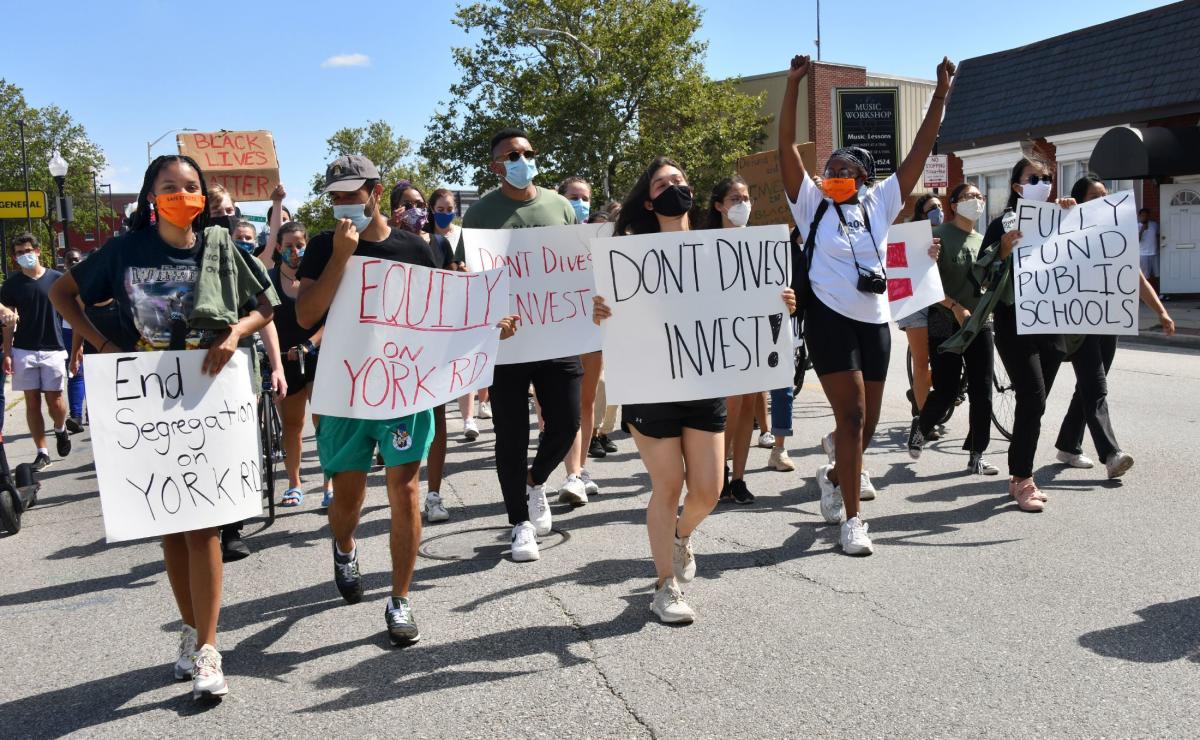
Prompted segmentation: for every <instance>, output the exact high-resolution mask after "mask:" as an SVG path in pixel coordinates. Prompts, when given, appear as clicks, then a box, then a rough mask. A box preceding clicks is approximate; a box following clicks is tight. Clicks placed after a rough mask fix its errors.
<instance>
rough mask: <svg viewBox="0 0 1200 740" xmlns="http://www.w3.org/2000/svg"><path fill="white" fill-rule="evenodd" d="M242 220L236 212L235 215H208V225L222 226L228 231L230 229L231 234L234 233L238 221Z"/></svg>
mask: <svg viewBox="0 0 1200 740" xmlns="http://www.w3.org/2000/svg"><path fill="white" fill-rule="evenodd" d="M240 220H241V219H239V218H238V217H237V215H236V214H235V215H233V216H209V217H208V225H209V226H221V227H223V228H224V229H225V230H226V231H228V232H229V233H230V234H232V233H233V227H234V226H236V225H237V222H238V221H240Z"/></svg>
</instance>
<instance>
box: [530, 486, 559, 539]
mask: <svg viewBox="0 0 1200 740" xmlns="http://www.w3.org/2000/svg"><path fill="white" fill-rule="evenodd" d="M525 495H526V496H527V497H528V499H529V521H530V522H531V523H532V524H533V530H534V532H536V533H537V535H538V537H544V536H546V535H548V534H550V527H552V526H553V524H554V522H553V521H552V519H551V516H550V502H549V501H547V500H546V488H545V486H525Z"/></svg>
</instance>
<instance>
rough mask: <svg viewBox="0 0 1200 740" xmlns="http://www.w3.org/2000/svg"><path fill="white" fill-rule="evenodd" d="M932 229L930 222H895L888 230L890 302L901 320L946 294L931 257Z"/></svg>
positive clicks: (895, 317) (887, 260) (893, 311)
mask: <svg viewBox="0 0 1200 740" xmlns="http://www.w3.org/2000/svg"><path fill="white" fill-rule="evenodd" d="M932 246H933V230H932V229H931V228H930V226H929V222H928V221H914V222H911V223H903V224H895V225H894V226H892V227H891V228H889V229H888V243H887V255H886V257H885V258H884V263H885V265H886V266H887V283H888V303H889V304H890V305H891V308H892V319H893V320H899V319H902V318H904V317H905V316H908V315H909V314H912V313H916V312H917V311H920V310H921V309H922V308H927V307H929V306H932V305H933V304H934V303H937V302H938V301H940V300H942V299H943V298H945V297H946V292H945V291H944V290H943V289H942V276H941V275H940V274H939V273H938V268H937V262H935V261H934V260H933V258H932V257H930V256H929V248H930V247H932Z"/></svg>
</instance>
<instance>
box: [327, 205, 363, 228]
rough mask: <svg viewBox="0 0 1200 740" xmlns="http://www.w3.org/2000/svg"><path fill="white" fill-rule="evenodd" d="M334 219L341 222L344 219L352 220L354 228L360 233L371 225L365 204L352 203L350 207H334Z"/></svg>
mask: <svg viewBox="0 0 1200 740" xmlns="http://www.w3.org/2000/svg"><path fill="white" fill-rule="evenodd" d="M333 217H334V218H335V219H337V220H338V221H341V220H342V219H343V218H348V219H350V222H351V223H353V224H354V228H356V229H358V230H359V231H360V232H361V231H362V230H363V229H365V228H367V226H368V225H370V223H371V217H370V216H368V215H367V213H366V204H365V203H351V204H350V205H346V206H334V207H333Z"/></svg>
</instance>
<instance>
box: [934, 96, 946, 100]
mask: <svg viewBox="0 0 1200 740" xmlns="http://www.w3.org/2000/svg"><path fill="white" fill-rule="evenodd" d="M933 99H934V100H945V99H946V96H945V95H934V96H933Z"/></svg>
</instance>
